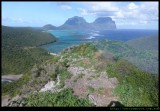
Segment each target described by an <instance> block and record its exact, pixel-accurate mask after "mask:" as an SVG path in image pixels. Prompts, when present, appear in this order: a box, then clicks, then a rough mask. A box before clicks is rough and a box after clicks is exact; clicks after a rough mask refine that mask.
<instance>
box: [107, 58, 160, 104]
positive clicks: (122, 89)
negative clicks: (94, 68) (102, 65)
mask: <svg viewBox="0 0 160 111" xmlns="http://www.w3.org/2000/svg"><path fill="white" fill-rule="evenodd" d="M107 72H108V75H109V76H110V77H116V78H117V79H118V81H119V85H118V86H117V87H116V89H115V94H116V95H117V96H119V97H120V100H121V102H122V103H123V104H124V105H125V106H158V77H156V76H157V75H153V74H150V73H146V72H144V71H142V70H140V69H138V68H137V67H135V66H134V65H132V64H131V63H129V62H127V61H126V60H119V61H117V62H116V63H111V64H110V65H108V66H107Z"/></svg>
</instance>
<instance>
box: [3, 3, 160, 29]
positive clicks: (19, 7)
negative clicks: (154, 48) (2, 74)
mask: <svg viewBox="0 0 160 111" xmlns="http://www.w3.org/2000/svg"><path fill="white" fill-rule="evenodd" d="M73 16H80V17H83V18H84V19H85V20H86V21H87V22H89V23H91V22H93V21H94V20H95V19H96V18H98V17H111V18H112V19H113V20H114V21H115V23H116V26H117V29H153V30H158V19H159V17H158V2H2V25H4V26H13V27H42V26H44V25H46V24H52V25H54V26H61V25H62V24H64V22H65V21H66V20H67V19H68V18H71V17H73Z"/></svg>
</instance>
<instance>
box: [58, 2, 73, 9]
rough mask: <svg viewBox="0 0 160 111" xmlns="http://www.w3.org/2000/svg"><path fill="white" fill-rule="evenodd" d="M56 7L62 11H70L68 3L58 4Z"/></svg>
mask: <svg viewBox="0 0 160 111" xmlns="http://www.w3.org/2000/svg"><path fill="white" fill-rule="evenodd" d="M57 6H59V7H60V8H61V9H63V10H70V9H72V7H71V6H70V3H68V2H58V3H57Z"/></svg>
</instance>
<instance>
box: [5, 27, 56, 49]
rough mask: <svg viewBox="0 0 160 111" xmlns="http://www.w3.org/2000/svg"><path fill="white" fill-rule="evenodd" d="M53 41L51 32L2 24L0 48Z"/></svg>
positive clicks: (35, 44) (37, 44)
mask: <svg viewBox="0 0 160 111" xmlns="http://www.w3.org/2000/svg"><path fill="white" fill-rule="evenodd" d="M55 41H56V39H55V37H53V36H52V35H51V34H49V33H46V32H41V31H38V30H33V29H32V28H25V27H24V28H17V27H16V28H15V27H6V26H2V48H4V47H25V46H39V45H42V44H47V43H50V42H55Z"/></svg>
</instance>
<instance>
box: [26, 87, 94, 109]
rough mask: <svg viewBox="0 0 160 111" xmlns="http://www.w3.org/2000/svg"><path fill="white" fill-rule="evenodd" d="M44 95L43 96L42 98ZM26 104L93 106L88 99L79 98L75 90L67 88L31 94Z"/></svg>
mask: <svg viewBox="0 0 160 111" xmlns="http://www.w3.org/2000/svg"><path fill="white" fill-rule="evenodd" d="M42 97H43V98H42ZM25 106H62V107H66V106H69V107H71V106H93V104H91V103H90V102H89V100H87V99H79V98H78V97H77V96H74V95H73V90H71V89H65V90H63V91H61V92H56V93H50V92H44V93H37V94H33V95H29V96H28V97H27V98H26V100H25Z"/></svg>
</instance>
